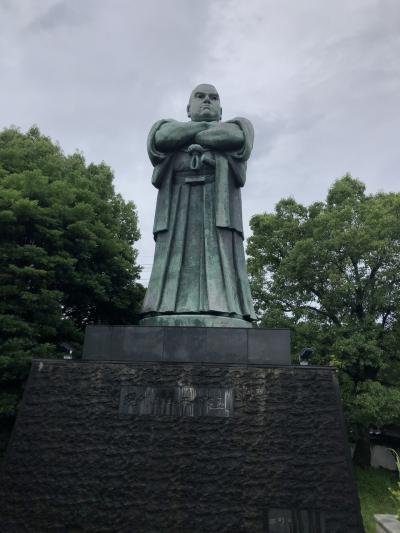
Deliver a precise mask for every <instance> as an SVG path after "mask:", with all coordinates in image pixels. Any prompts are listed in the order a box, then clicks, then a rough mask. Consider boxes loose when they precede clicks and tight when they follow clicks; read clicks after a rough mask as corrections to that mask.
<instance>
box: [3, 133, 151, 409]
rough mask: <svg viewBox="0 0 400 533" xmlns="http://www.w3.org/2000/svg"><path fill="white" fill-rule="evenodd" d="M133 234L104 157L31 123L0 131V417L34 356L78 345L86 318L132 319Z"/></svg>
mask: <svg viewBox="0 0 400 533" xmlns="http://www.w3.org/2000/svg"><path fill="white" fill-rule="evenodd" d="M138 238H139V230H138V221H137V214H136V209H135V206H134V204H133V203H132V202H125V201H124V200H123V199H122V197H121V196H120V195H119V194H116V193H115V191H114V188H113V174H112V171H111V169H110V168H109V167H108V166H107V165H106V164H104V163H101V164H99V165H94V164H90V165H86V163H85V160H84V157H83V156H82V154H80V153H75V154H73V155H70V156H66V155H64V154H63V152H62V150H61V149H60V147H59V146H57V145H56V144H54V143H53V142H52V141H51V139H49V138H48V137H45V136H43V135H42V134H41V133H40V131H39V130H38V129H37V128H36V127H33V128H31V129H30V130H29V131H28V132H27V133H26V134H23V133H21V132H19V131H18V130H17V129H13V128H11V129H5V130H3V131H2V132H0V388H1V389H0V390H1V396H0V416H1V415H3V416H11V415H13V414H14V412H15V407H16V403H17V400H18V397H19V394H20V389H21V384H22V383H23V381H24V379H25V378H26V375H27V371H28V369H29V362H30V360H31V358H32V356H33V357H57V356H58V355H59V354H60V352H61V351H62V348H63V346H64V347H65V346H72V347H75V348H77V349H78V350H79V346H80V345H81V342H82V336H83V330H84V327H85V325H86V324H88V323H102V322H103V323H108V324H116V323H118V324H127V323H133V322H134V321H135V318H136V317H137V313H138V309H139V305H140V302H141V299H142V296H143V288H142V287H141V286H140V285H139V284H138V282H137V280H138V276H139V272H140V268H139V267H138V265H137V264H136V257H137V252H136V250H135V249H134V248H133V245H134V243H135V241H137V240H138Z"/></svg>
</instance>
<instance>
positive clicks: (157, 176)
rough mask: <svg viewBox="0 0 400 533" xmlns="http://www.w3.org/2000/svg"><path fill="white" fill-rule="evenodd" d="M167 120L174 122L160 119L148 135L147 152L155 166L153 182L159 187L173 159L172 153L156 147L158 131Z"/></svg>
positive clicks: (170, 120)
mask: <svg viewBox="0 0 400 533" xmlns="http://www.w3.org/2000/svg"><path fill="white" fill-rule="evenodd" d="M167 122H174V121H173V120H172V119H161V120H158V121H157V122H156V123H155V124H154V125H153V127H152V128H151V130H150V132H149V135H148V137H147V153H148V154H149V158H150V161H151V163H152V165H153V167H154V170H153V176H152V178H151V182H152V184H153V185H154V187H157V189H159V188H160V186H161V182H162V179H163V176H164V175H165V174H166V173H167V172H168V166H169V163H170V161H171V154H169V153H168V154H167V153H164V152H161V151H160V150H158V149H157V147H156V133H157V131H158V130H159V129H160V128H161V127H162V126H163V125H164V124H166V123H167Z"/></svg>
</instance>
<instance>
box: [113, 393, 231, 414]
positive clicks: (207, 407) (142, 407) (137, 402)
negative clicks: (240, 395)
mask: <svg viewBox="0 0 400 533" xmlns="http://www.w3.org/2000/svg"><path fill="white" fill-rule="evenodd" d="M119 414H120V415H125V416H126V415H153V416H190V417H199V416H216V417H231V416H233V389H232V388H223V387H218V388H216V387H199V386H195V385H190V386H186V387H184V386H176V387H159V386H148V387H146V386H137V385H122V387H121V396H120V403H119Z"/></svg>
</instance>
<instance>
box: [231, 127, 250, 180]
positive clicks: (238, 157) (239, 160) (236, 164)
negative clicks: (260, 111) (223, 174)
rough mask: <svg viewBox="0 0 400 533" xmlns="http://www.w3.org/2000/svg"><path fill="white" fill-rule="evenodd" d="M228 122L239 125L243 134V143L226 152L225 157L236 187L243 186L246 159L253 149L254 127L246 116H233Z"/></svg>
mask: <svg viewBox="0 0 400 533" xmlns="http://www.w3.org/2000/svg"><path fill="white" fill-rule="evenodd" d="M228 122H231V123H233V124H236V125H237V126H239V128H240V129H241V130H242V133H243V135H244V143H243V146H242V147H241V149H240V150H237V151H235V152H227V153H226V157H227V159H228V162H229V166H230V168H231V170H232V173H233V176H234V178H235V182H236V185H237V186H238V187H243V185H244V184H245V183H246V170H247V160H248V159H249V157H250V154H251V151H252V149H253V141H254V129H253V125H252V123H251V122H250V120H247V118H243V117H237V118H233V119H232V120H228Z"/></svg>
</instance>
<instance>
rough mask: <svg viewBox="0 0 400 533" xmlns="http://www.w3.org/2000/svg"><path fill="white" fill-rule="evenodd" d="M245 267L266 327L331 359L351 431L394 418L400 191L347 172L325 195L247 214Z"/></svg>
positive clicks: (296, 347)
mask: <svg viewBox="0 0 400 533" xmlns="http://www.w3.org/2000/svg"><path fill="white" fill-rule="evenodd" d="M250 225H251V229H252V231H253V235H252V236H251V237H250V239H249V244H248V250H247V251H248V256H249V260H248V266H249V273H250V276H251V280H252V291H253V296H254V297H255V300H256V308H257V311H258V313H259V316H260V317H261V323H262V325H263V326H265V327H278V326H281V327H290V328H292V331H293V355H294V356H296V354H298V353H299V352H300V351H301V350H302V349H303V348H304V347H311V348H312V350H313V355H312V362H313V363H316V364H324V365H335V366H336V367H337V368H339V369H340V382H341V388H342V395H343V400H344V407H345V414H346V417H347V421H348V424H349V427H350V429H351V430H352V431H353V433H354V436H356V434H359V433H360V431H362V429H363V428H364V430H365V429H366V428H368V427H369V426H370V425H377V426H381V425H383V424H389V423H400V401H399V400H400V346H399V340H400V336H399V334H400V323H399V316H400V194H398V193H378V194H375V195H369V194H366V192H365V185H364V184H363V183H361V182H360V181H358V180H356V179H353V178H352V177H351V176H350V175H346V176H344V177H343V178H341V179H339V180H337V181H336V182H335V183H334V184H333V186H332V187H331V188H330V190H329V192H328V196H327V198H326V201H325V202H317V203H314V204H312V205H310V206H309V207H305V206H303V205H301V204H299V203H297V202H296V201H295V200H294V199H293V198H287V199H283V200H281V201H280V202H279V203H278V204H277V205H276V208H275V212H274V213H270V214H260V215H256V216H254V217H253V218H252V219H251V222H250Z"/></svg>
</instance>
